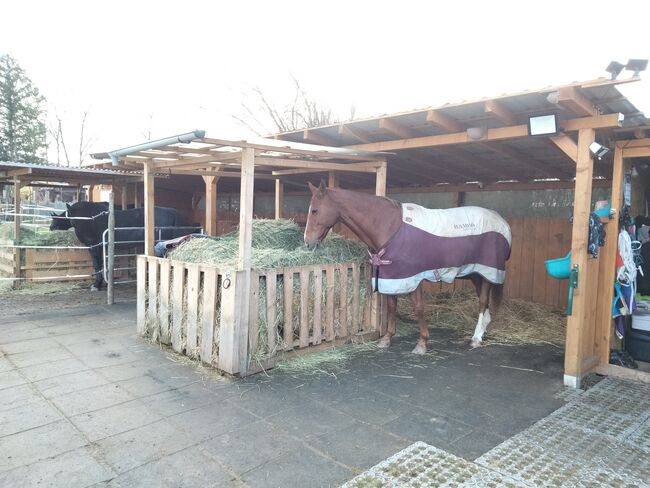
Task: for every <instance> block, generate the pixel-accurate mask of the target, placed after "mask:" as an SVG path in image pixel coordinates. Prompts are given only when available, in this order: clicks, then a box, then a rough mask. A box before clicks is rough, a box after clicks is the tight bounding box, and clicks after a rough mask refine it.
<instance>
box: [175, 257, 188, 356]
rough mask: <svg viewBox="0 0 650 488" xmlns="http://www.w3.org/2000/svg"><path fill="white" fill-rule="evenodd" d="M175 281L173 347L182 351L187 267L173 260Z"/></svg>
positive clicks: (177, 350)
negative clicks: (184, 289) (184, 290)
mask: <svg viewBox="0 0 650 488" xmlns="http://www.w3.org/2000/svg"><path fill="white" fill-rule="evenodd" d="M172 266H173V267H174V269H173V277H174V283H173V285H172V298H173V302H172V303H173V306H172V348H173V349H174V351H176V352H181V349H182V347H183V344H182V342H181V340H182V336H181V330H182V327H183V287H184V284H185V283H184V282H185V267H184V266H183V264H182V263H180V262H178V261H175V262H172Z"/></svg>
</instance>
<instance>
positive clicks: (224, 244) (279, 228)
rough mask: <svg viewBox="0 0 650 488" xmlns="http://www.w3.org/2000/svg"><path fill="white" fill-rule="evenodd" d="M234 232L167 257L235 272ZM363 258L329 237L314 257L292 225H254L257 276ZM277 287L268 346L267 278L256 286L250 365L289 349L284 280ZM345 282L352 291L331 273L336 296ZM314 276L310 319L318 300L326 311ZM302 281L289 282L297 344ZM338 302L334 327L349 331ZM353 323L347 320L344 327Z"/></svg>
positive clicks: (360, 250)
mask: <svg viewBox="0 0 650 488" xmlns="http://www.w3.org/2000/svg"><path fill="white" fill-rule="evenodd" d="M238 238H239V233H238V231H235V232H231V233H229V234H225V235H223V236H219V237H216V238H195V239H192V240H190V241H188V242H186V243H184V244H182V245H181V246H179V247H178V248H177V249H175V250H173V251H172V252H170V253H169V255H168V257H169V258H171V259H175V260H179V261H186V262H192V263H200V264H208V265H212V266H215V267H218V268H219V269H221V270H228V269H233V268H235V267H236V265H237V254H238V249H239V243H238ZM366 257H367V253H366V250H365V247H363V246H362V245H360V244H359V243H357V242H355V241H350V240H347V239H344V238H343V237H341V236H339V235H336V234H330V235H329V236H328V237H327V239H326V240H325V242H324V243H323V244H322V245H321V247H320V248H319V249H317V250H315V251H310V250H308V249H307V248H306V247H305V245H304V241H303V231H302V229H300V227H299V226H298V225H297V224H296V223H295V222H293V221H291V220H268V219H259V220H253V233H252V268H253V269H255V270H258V271H260V272H262V271H264V270H269V269H274V268H294V267H299V266H309V265H319V264H336V263H351V262H352V263H361V262H363V261H365V260H366ZM276 279H277V281H276V283H275V285H276V286H275V288H276V292H277V293H276V303H275V310H276V316H275V323H274V324H272V325H270V326H271V327H275V329H276V333H275V334H274V337H276V338H277V339H276V341H275V343H273V344H269V341H268V327H269V324H267V316H266V311H267V307H266V287H267V285H266V277H263V276H262V277H260V283H259V305H258V317H259V334H258V341H257V342H258V346H257V350H256V351H250V355H251V359H252V360H263V359H265V358H269V357H272V356H275V355H276V353H277V352H278V351H281V350H284V349H287V348H288V349H291V347H288V345H287V344H285V343H284V341H283V330H284V276H282V275H278V276H277V278H276ZM344 279H345V280H347V289H348V290H352V275H351V272H349V273H348V276H341V273H340V271H338V270H337V271H336V272H335V290H336V294H337V296H338V291H339V289H340V287H341V280H344ZM314 287H315V285H314V279H313V275H312V276H311V278H310V280H309V289H310V290H311V293H310V299H309V304H308V306H309V310H310V316H311V315H312V312H313V309H314V301H315V300H318V299H320V301H321V310H322V311H325V310H326V300H327V286H326V285H325V280H323V281H322V292H321V296H320V297H315V296H314V295H315V293H314ZM300 288H301V284H300V275H298V274H296V275H295V276H294V278H293V303H292V310H293V323H292V325H293V327H292V329H293V331H294V337H293V338H292V339H293V340H295V339H297V334H298V331H299V328H300V306H301V304H300V299H299V297H300ZM360 292H361V298H360V306H361V307H363V304H364V303H365V300H366V296H367V291H366V284H365V283H364V280H361V283H360ZM347 300H348V303H347V307H348V309H350V308H351V304H352V293H348V295H347ZM340 306H341V304H340V299H338V298H337V300H336V305H335V310H336V312H335V313H336V316H335V327H336V328H337V329H339V328H341V327H346V328H347V327H348V324H341V323H340V312H339V311H338V310H339V307H340ZM219 311H220V306H219V300H218V301H217V320H216V324H215V331H214V335H215V337H218V333H219V331H218V324H219V321H218V320H219ZM350 320H351V317H350V315H349V314H348V321H350Z"/></svg>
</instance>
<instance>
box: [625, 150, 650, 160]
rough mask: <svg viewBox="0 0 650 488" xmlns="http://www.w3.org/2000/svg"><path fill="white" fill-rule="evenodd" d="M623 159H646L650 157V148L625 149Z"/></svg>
mask: <svg viewBox="0 0 650 488" xmlns="http://www.w3.org/2000/svg"><path fill="white" fill-rule="evenodd" d="M623 157H624V158H647V157H650V147H626V148H625V149H623Z"/></svg>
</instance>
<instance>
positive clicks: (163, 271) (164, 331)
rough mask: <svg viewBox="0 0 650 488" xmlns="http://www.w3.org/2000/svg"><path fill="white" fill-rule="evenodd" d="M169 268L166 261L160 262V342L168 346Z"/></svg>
mask: <svg viewBox="0 0 650 488" xmlns="http://www.w3.org/2000/svg"><path fill="white" fill-rule="evenodd" d="M170 272H171V266H170V264H169V260H168V259H164V260H162V261H161V262H160V315H159V317H160V321H159V324H160V342H162V343H163V344H169V342H170V333H169V274H170Z"/></svg>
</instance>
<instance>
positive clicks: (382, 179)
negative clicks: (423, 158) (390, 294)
mask: <svg viewBox="0 0 650 488" xmlns="http://www.w3.org/2000/svg"><path fill="white" fill-rule="evenodd" d="M386 169H387V165H386V161H384V162H383V163H382V164H381V166H379V167H378V168H377V172H376V176H375V195H377V196H381V197H385V196H386V176H387V171H386ZM385 301H386V298H385V297H383V296H382V295H380V294H379V293H373V294H372V296H371V298H370V324H371V328H372V330H377V331H379V333H380V334H383V331H382V324H383V323H384V322H385V321H384V320H383V319H382V314H383V313H385V312H384V311H385V310H386V309H387V308H386V306H383V304H384V303H385Z"/></svg>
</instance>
